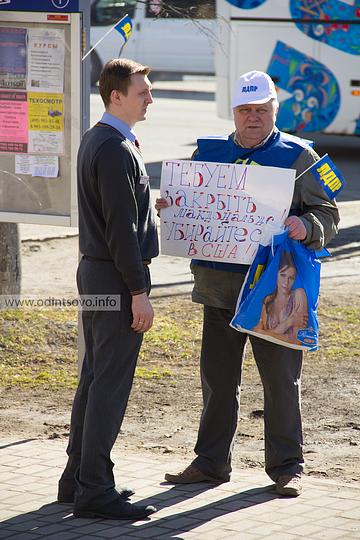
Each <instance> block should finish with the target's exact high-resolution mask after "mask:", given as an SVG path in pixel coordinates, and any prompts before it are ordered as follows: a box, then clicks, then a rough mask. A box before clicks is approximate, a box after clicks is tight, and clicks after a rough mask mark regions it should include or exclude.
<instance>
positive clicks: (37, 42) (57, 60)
mask: <svg viewBox="0 0 360 540" xmlns="http://www.w3.org/2000/svg"><path fill="white" fill-rule="evenodd" d="M27 57H28V73H27V90H29V91H35V92H55V93H63V91H64V59H65V33H64V30H62V29H45V28H29V29H28V54H27Z"/></svg>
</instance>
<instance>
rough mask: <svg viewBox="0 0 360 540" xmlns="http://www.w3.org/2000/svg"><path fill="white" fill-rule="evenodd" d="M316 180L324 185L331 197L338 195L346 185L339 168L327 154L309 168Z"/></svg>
mask: <svg viewBox="0 0 360 540" xmlns="http://www.w3.org/2000/svg"><path fill="white" fill-rule="evenodd" d="M309 172H311V174H312V175H313V177H314V178H315V180H316V181H317V182H318V183H319V184H320V185H321V186H322V188H323V190H324V191H325V193H327V195H328V196H329V197H330V199H333V198H334V197H336V195H337V194H338V193H340V191H341V190H342V189H343V188H344V186H345V179H344V177H343V175H342V174H341V172H340V171H339V169H338V168H337V167H336V166H335V165H334V163H333V162H332V161H331V159H330V158H329V156H328V154H325V156H323V157H322V158H321V159H319V161H317V162H316V163H314V165H313V166H312V167H311V169H309Z"/></svg>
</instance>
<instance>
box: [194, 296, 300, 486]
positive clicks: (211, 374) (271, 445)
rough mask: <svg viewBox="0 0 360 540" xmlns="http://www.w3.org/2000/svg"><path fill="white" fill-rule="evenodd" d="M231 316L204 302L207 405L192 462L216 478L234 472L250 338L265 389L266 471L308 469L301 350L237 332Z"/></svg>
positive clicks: (203, 370)
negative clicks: (244, 363) (304, 448)
mask: <svg viewBox="0 0 360 540" xmlns="http://www.w3.org/2000/svg"><path fill="white" fill-rule="evenodd" d="M232 317H233V312H232V311H231V310H226V309H220V308H214V307H210V306H204V325H203V340H202V350H201V360H200V369H201V383H202V391H203V402H204V407H203V411H202V416H201V421H200V427H199V433H198V439H197V443H196V446H195V453H196V454H197V457H196V458H195V460H194V461H193V465H195V466H196V467H197V468H198V469H199V470H201V471H202V472H204V473H208V474H209V475H212V476H215V477H219V478H223V479H226V478H228V477H229V475H230V472H231V455H232V450H233V446H234V439H235V433H236V428H237V422H238V413H239V403H240V399H239V396H240V383H241V368H242V361H243V357H244V348H245V344H246V341H247V338H249V339H250V342H251V346H252V349H253V353H254V357H255V361H256V364H257V368H258V370H259V374H260V377H261V381H262V384H263V388H264V421H265V470H266V472H267V474H268V475H269V476H270V478H271V479H272V480H273V481H275V482H276V480H277V478H278V477H279V476H280V475H283V474H299V473H301V472H302V471H303V455H302V444H303V440H302V426H301V413H300V376H301V368H302V356H303V355H302V351H298V350H294V349H290V348H288V347H283V346H281V345H276V344H274V343H270V342H268V341H265V340H263V339H260V338H256V337H254V336H247V335H246V334H244V333H241V332H238V331H237V330H234V329H233V328H231V327H230V326H229V323H230V321H231V319H232Z"/></svg>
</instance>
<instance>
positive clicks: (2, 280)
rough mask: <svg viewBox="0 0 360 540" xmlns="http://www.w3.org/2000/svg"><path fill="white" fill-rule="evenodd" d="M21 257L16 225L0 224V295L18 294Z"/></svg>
mask: <svg viewBox="0 0 360 540" xmlns="http://www.w3.org/2000/svg"><path fill="white" fill-rule="evenodd" d="M20 290H21V255H20V241H19V231H18V226H17V224H16V223H0V294H20Z"/></svg>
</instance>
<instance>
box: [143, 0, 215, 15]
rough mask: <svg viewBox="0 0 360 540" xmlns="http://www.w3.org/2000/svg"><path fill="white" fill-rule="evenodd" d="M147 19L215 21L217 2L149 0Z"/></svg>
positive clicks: (146, 12)
mask: <svg viewBox="0 0 360 540" xmlns="http://www.w3.org/2000/svg"><path fill="white" fill-rule="evenodd" d="M145 15H146V17H147V18H162V19H214V18H215V16H216V13H215V0H198V1H197V2H194V0H147V1H146V10H145Z"/></svg>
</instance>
